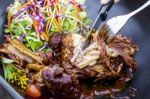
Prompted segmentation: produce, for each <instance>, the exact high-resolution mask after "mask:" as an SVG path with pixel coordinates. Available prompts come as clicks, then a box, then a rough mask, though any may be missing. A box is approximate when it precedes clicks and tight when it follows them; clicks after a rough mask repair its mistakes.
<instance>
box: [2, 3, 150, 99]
mask: <svg viewBox="0 0 150 99" xmlns="http://www.w3.org/2000/svg"><path fill="white" fill-rule="evenodd" d="M12 1H13V0H0V32H1V34H0V39H1V40H2V29H1V28H2V27H3V25H4V24H3V23H4V20H3V19H4V17H5V9H6V6H8V4H9V3H10V2H12ZM146 1H147V0H121V2H120V3H118V4H115V5H114V6H113V8H112V9H111V11H110V13H109V18H111V17H113V16H116V15H122V14H127V13H129V12H131V11H133V10H135V9H136V8H138V7H140V6H141V5H142V4H143V3H145V2H146ZM87 2H88V3H87V9H88V15H89V17H90V18H91V19H93V20H94V19H95V17H96V15H97V11H98V9H99V7H100V4H99V0H87ZM149 20H150V7H148V8H146V9H145V10H144V11H142V12H141V13H139V14H137V15H136V16H134V17H133V18H132V19H130V20H129V21H128V23H127V24H126V25H125V26H124V28H123V29H122V30H121V33H123V34H125V35H126V36H128V37H131V38H132V39H133V40H134V41H135V42H136V43H137V44H138V45H139V49H140V51H139V52H138V53H137V55H136V61H137V63H138V70H137V73H136V75H135V78H134V80H133V81H132V82H131V84H130V86H132V87H135V88H137V89H138V91H137V95H136V97H135V99H142V98H143V99H150V66H149V63H150V21H149ZM127 90H128V88H127ZM126 92H127V91H126V90H125V91H123V92H122V94H123V95H124V94H126ZM0 99H11V98H10V97H9V96H8V95H7V93H6V92H5V91H3V88H1V87H0Z"/></svg>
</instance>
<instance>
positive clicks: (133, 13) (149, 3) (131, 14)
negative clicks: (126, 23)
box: [127, 0, 150, 18]
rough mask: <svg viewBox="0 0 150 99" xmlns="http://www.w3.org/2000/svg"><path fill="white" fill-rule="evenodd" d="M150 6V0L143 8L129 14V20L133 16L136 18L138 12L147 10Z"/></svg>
mask: <svg viewBox="0 0 150 99" xmlns="http://www.w3.org/2000/svg"><path fill="white" fill-rule="evenodd" d="M149 5H150V0H148V1H147V2H146V3H145V4H144V5H143V6H141V7H140V8H138V9H137V10H135V11H133V12H131V13H129V14H127V16H128V18H131V17H132V16H134V15H135V14H137V13H138V12H140V11H142V10H143V9H145V8H146V7H148V6H149Z"/></svg>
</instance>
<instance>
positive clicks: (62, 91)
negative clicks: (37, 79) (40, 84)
mask: <svg viewBox="0 0 150 99" xmlns="http://www.w3.org/2000/svg"><path fill="white" fill-rule="evenodd" d="M42 75H43V78H44V81H45V82H46V85H47V86H48V87H49V90H50V91H51V93H52V95H53V97H54V98H56V99H59V98H61V99H77V98H79V97H80V90H79V89H78V80H76V81H74V80H73V79H72V77H71V76H70V75H68V74H67V73H65V72H64V69H63V68H60V67H53V68H52V69H45V70H43V71H42ZM58 94H59V95H58Z"/></svg>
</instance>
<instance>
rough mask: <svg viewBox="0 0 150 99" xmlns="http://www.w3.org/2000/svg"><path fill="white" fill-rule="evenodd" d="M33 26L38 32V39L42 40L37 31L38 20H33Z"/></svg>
mask: <svg viewBox="0 0 150 99" xmlns="http://www.w3.org/2000/svg"><path fill="white" fill-rule="evenodd" d="M33 26H34V29H35V31H36V34H37V38H38V39H40V36H39V32H38V30H37V28H36V26H37V25H36V20H33Z"/></svg>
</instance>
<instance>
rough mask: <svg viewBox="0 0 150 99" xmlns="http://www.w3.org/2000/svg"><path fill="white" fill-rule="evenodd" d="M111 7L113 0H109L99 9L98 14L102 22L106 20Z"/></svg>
mask: <svg viewBox="0 0 150 99" xmlns="http://www.w3.org/2000/svg"><path fill="white" fill-rule="evenodd" d="M113 5H114V0H110V1H109V2H108V3H107V4H105V5H102V6H101V8H100V9H99V13H101V16H100V17H101V20H102V21H105V20H106V19H107V15H108V12H109V10H110V9H111V8H112V6H113Z"/></svg>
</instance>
